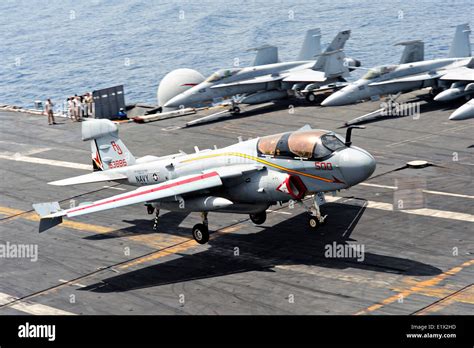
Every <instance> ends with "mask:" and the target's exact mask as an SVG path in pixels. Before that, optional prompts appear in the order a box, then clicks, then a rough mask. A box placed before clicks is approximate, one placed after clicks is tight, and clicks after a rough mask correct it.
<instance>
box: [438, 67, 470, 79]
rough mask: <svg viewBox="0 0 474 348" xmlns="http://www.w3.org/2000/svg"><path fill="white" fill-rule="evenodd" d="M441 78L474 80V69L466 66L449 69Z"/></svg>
mask: <svg viewBox="0 0 474 348" xmlns="http://www.w3.org/2000/svg"><path fill="white" fill-rule="evenodd" d="M440 80H455V81H474V69H471V68H467V67H464V66H463V67H459V68H455V69H449V70H447V71H446V74H444V75H443V76H441V78H440Z"/></svg>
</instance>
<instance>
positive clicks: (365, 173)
mask: <svg viewBox="0 0 474 348" xmlns="http://www.w3.org/2000/svg"><path fill="white" fill-rule="evenodd" d="M375 166H376V163H375V159H374V158H373V157H372V155H371V154H370V153H368V152H367V151H365V150H362V149H359V148H356V147H350V148H347V149H345V150H343V151H342V152H341V164H340V168H341V171H342V176H343V177H344V179H345V180H346V183H347V184H348V185H350V186H353V185H356V184H358V183H360V182H362V181H364V180H366V179H368V178H369V177H370V176H371V175H372V173H373V172H374V171H375Z"/></svg>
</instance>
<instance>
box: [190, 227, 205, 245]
mask: <svg viewBox="0 0 474 348" xmlns="http://www.w3.org/2000/svg"><path fill="white" fill-rule="evenodd" d="M193 238H194V240H195V241H196V242H198V243H199V244H206V243H207V242H208V241H209V229H208V228H207V226H206V225H204V224H196V225H194V227H193Z"/></svg>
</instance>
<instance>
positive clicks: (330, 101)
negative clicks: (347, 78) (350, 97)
mask: <svg viewBox="0 0 474 348" xmlns="http://www.w3.org/2000/svg"><path fill="white" fill-rule="evenodd" d="M344 104H346V102H345V96H344V94H343V92H342V91H337V92H335V93H333V94H331V95H330V96H329V97H327V98H326V99H324V100H323V102H322V103H321V106H339V105H344Z"/></svg>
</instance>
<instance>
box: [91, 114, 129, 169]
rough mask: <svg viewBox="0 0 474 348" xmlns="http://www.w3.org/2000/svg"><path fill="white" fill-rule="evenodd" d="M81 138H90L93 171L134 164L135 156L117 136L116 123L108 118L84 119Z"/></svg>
mask: <svg viewBox="0 0 474 348" xmlns="http://www.w3.org/2000/svg"><path fill="white" fill-rule="evenodd" d="M82 140H84V141H86V140H91V152H92V166H93V168H94V171H97V170H107V169H112V168H119V167H126V166H129V165H133V164H135V157H134V156H133V155H132V153H131V152H130V151H129V150H128V149H127V147H126V146H125V144H124V143H123V142H122V140H120V138H119V137H118V128H117V125H116V124H115V123H113V122H112V121H110V120H107V119H99V120H88V121H84V122H83V123H82Z"/></svg>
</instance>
